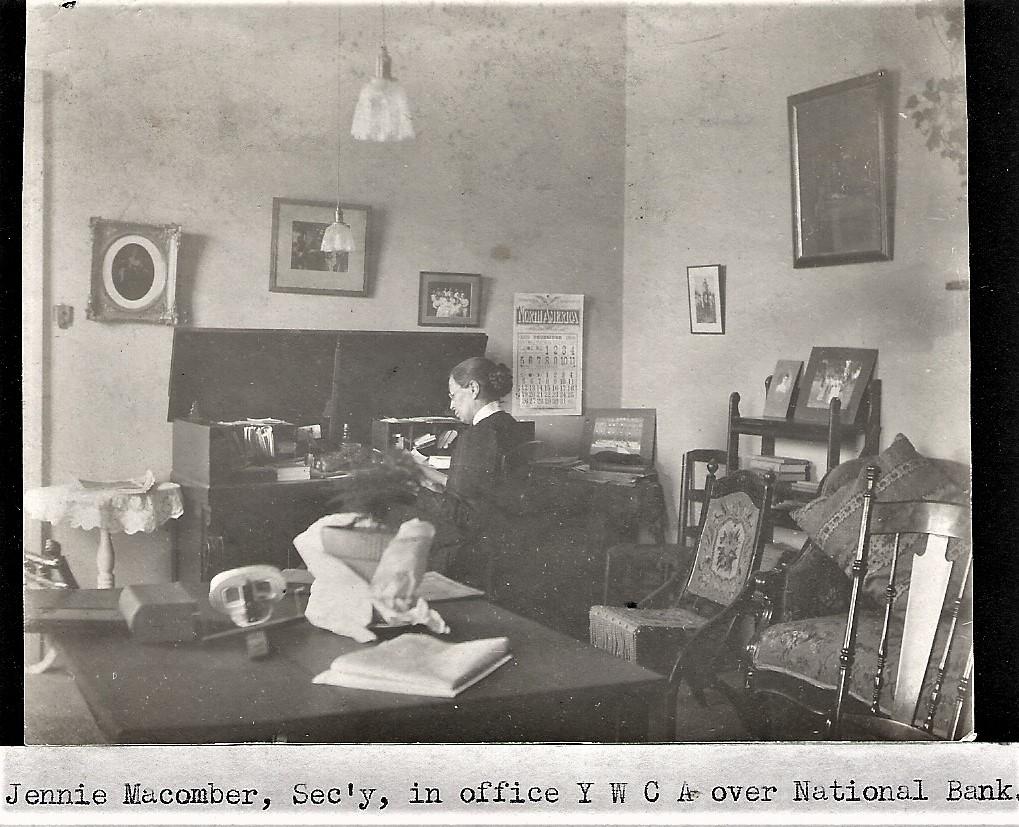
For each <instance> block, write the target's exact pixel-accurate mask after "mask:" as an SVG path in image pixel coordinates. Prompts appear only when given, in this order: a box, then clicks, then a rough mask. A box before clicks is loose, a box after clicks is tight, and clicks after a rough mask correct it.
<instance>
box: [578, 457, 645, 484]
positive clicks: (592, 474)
mask: <svg viewBox="0 0 1019 827" xmlns="http://www.w3.org/2000/svg"><path fill="white" fill-rule="evenodd" d="M569 473H570V475H572V476H576V477H579V478H581V479H584V480H587V481H588V482H599V483H604V484H606V485H633V484H634V483H636V482H637V481H638V480H642V479H644V478H645V477H650V476H653V475H654V473H655V471H654V469H653V468H651V469H648V468H640V469H635V470H632V471H594V470H592V469H591V466H590V465H588V464H587V463H586V462H582V463H580V464H579V465H574V466H573V467H571V468H570V470H569Z"/></svg>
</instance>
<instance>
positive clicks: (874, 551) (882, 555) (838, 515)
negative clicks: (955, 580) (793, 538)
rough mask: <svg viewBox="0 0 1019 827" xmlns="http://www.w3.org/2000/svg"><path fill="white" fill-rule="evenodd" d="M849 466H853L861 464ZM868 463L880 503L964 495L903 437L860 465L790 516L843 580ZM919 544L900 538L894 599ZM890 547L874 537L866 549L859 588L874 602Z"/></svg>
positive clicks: (906, 582)
mask: <svg viewBox="0 0 1019 827" xmlns="http://www.w3.org/2000/svg"><path fill="white" fill-rule="evenodd" d="M850 462H851V463H853V464H858V463H859V462H860V461H859V460H850ZM871 463H873V464H876V465H877V466H878V467H879V468H880V469H881V472H880V474H879V475H878V479H877V486H876V488H875V494H876V496H877V498H878V499H879V500H946V501H949V502H964V501H965V495H964V493H963V492H962V491H961V490H960V488H959V487H958V486H957V485H956V484H955V483H954V482H953V481H952V480H951V479H950V478H949V477H948V476H946V475H945V474H944V472H943V471H942V470H941V469H940V468H939V467H938V465H937V464H936V463H935V462H933V461H932V460H929V459H927V458H926V457H924V456H921V455H920V454H918V453H917V451H916V449H915V448H914V447H913V445H912V443H910V441H909V440H908V439H906V437H904V436H903V435H902V434H898V435H896V437H895V439H894V440H893V442H892V444H891V445H890V446H888V448H886V449H885V450H884V451H882V452H881V454H879V455H878V456H876V457H873V458H870V459H869V460H868V461H867V462H865V463H863V467H862V469H861V470H860V472H859V473H858V475H857V477H856V480H855V482H853V483H848V484H845V485H842V486H840V487H838V488H835V490H834V491H831V493H822V495H821V496H820V497H818V498H817V499H815V500H812V501H811V502H809V503H807V504H806V505H805V506H803V507H802V508H800V509H797V510H796V511H794V512H792V518H793V520H794V521H795V522H796V524H797V525H798V526H799V527H800V528H802V529H803V530H804V531H806V532H807V534H809V535H810V538H811V539H812V540H813V541H814V542H815V543H816V544H817V545H818V546H820V548H821V550H822V551H824V553H825V554H827V555H828V556H829V557H831V558H832V560H834V561H835V562H836V564H838V566H839V568H841V569H842V570H843V571H844V572H845V573H846V576H847V577H852V568H853V560H854V558H855V557H856V546H857V543H858V541H859V537H860V518H861V515H862V511H863V492H864V490H865V489H866V486H867V469H866V466H867V465H869V464H871ZM846 464H848V463H846ZM840 467H841V466H840ZM919 539H920V538H919V537H916V536H912V537H911V536H909V535H907V536H905V537H903V538H902V542H901V544H900V547H899V564H898V566H897V567H896V599H898V598H899V597H901V596H902V595H903V594H904V593H905V592H906V590H907V589H908V588H909V577H910V571H911V569H912V566H913V550H914V546H915V545H916V542H917V541H918V540H919ZM892 548H893V538H892V537H891V536H879V537H875V538H874V540H873V541H872V542H871V544H870V557H869V565H868V569H867V577H866V579H865V580H864V589H865V590H866V592H867V593H868V594H869V595H870V597H871V598H872V599H874V600H875V601H877V602H878V603H881V602H883V599H884V598H883V591H884V587H885V584H886V583H887V581H888V574H889V570H890V568H891V562H892Z"/></svg>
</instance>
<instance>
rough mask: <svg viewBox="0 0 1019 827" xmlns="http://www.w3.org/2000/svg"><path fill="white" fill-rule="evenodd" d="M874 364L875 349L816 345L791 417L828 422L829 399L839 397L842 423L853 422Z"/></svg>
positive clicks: (802, 420)
mask: <svg viewBox="0 0 1019 827" xmlns="http://www.w3.org/2000/svg"><path fill="white" fill-rule="evenodd" d="M876 363H877V351H876V350H865V349H863V348H852V347H815V348H813V349H812V350H811V351H810V361H809V362H807V369H806V371H805V372H804V374H803V381H802V382H801V383H800V392H799V395H798V396H797V399H796V408H795V410H794V411H793V419H794V420H795V421H797V422H827V421H828V407H829V405H830V404H831V401H832V399H834V398H835V397H838V398H839V401H840V402H841V404H842V408H841V411H840V414H839V421H840V422H841V423H842V424H843V425H847V424H850V423H852V422H855V421H856V414H857V412H858V411H859V410H860V402H861V401H862V400H863V394H864V392H865V391H866V390H867V384H868V383H869V382H870V379H871V376H872V375H873V373H874V365H875V364H876Z"/></svg>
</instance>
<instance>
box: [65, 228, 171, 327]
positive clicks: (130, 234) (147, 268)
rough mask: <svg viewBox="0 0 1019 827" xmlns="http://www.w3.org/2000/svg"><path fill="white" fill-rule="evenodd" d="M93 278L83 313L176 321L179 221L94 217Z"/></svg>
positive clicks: (118, 319)
mask: <svg viewBox="0 0 1019 827" xmlns="http://www.w3.org/2000/svg"><path fill="white" fill-rule="evenodd" d="M90 225H91V229H92V278H91V286H90V291H89V298H88V304H87V305H86V307H85V316H86V317H87V318H89V319H94V320H96V321H100V322H153V323H155V324H168V325H176V324H178V323H179V322H180V316H181V314H180V313H179V312H178V309H177V251H178V248H179V246H180V239H181V228H180V225H179V224H137V223H134V222H131V221H111V220H109V219H106V218H98V217H93V218H92V219H91V221H90Z"/></svg>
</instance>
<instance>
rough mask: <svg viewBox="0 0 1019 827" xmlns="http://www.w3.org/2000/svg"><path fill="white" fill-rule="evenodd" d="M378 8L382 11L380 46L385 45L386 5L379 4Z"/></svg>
mask: <svg viewBox="0 0 1019 827" xmlns="http://www.w3.org/2000/svg"><path fill="white" fill-rule="evenodd" d="M379 8H380V9H381V10H382V45H383V46H385V45H386V4H385V3H379Z"/></svg>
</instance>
